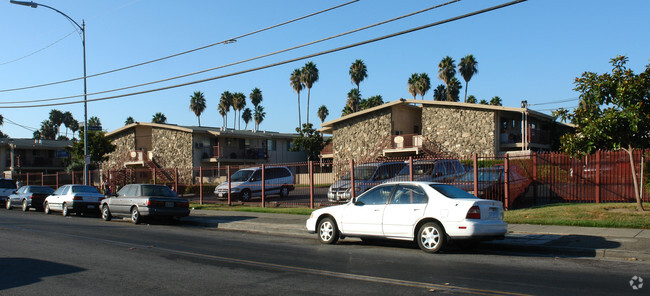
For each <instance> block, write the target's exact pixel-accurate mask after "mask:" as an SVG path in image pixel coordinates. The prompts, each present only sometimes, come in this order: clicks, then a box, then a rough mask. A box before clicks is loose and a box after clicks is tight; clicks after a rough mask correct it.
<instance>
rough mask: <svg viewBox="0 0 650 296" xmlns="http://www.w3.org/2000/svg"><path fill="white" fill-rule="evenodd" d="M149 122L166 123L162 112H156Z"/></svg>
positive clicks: (165, 117)
mask: <svg viewBox="0 0 650 296" xmlns="http://www.w3.org/2000/svg"><path fill="white" fill-rule="evenodd" d="M151 122H152V123H160V124H165V123H167V116H165V114H163V113H162V112H157V113H156V114H154V115H153V117H152V118H151Z"/></svg>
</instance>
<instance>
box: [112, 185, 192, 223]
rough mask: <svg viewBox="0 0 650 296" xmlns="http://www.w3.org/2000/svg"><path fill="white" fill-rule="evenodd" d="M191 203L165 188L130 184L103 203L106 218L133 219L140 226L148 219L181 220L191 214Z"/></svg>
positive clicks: (162, 186)
mask: <svg viewBox="0 0 650 296" xmlns="http://www.w3.org/2000/svg"><path fill="white" fill-rule="evenodd" d="M189 207H190V202H189V201H188V200H187V199H184V198H179V197H178V195H176V193H175V192H174V191H172V190H171V189H170V188H169V187H167V186H165V185H154V184H128V185H125V186H124V187H122V189H120V191H118V192H117V194H116V195H115V196H113V197H109V198H106V199H104V200H102V201H101V210H102V219H104V221H110V220H111V218H113V216H122V217H130V218H131V221H132V222H133V223H135V224H138V223H140V222H141V221H142V219H143V218H145V217H168V218H170V219H174V218H181V217H185V216H188V215H189V214H190V208H189Z"/></svg>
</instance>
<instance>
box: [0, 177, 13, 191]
mask: <svg viewBox="0 0 650 296" xmlns="http://www.w3.org/2000/svg"><path fill="white" fill-rule="evenodd" d="M0 188H9V189H16V182H14V181H13V180H6V179H4V180H0Z"/></svg>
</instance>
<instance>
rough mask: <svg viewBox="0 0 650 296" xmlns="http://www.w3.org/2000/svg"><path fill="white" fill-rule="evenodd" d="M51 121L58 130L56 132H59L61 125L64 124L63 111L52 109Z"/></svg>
mask: <svg viewBox="0 0 650 296" xmlns="http://www.w3.org/2000/svg"><path fill="white" fill-rule="evenodd" d="M50 123H52V125H54V130H55V131H56V134H57V135H58V134H59V127H60V126H61V124H63V112H61V111H59V110H56V109H52V110H51V111H50Z"/></svg>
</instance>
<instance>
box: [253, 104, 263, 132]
mask: <svg viewBox="0 0 650 296" xmlns="http://www.w3.org/2000/svg"><path fill="white" fill-rule="evenodd" d="M253 117H254V119H255V126H256V128H255V130H258V129H259V128H260V123H262V121H264V117H266V112H264V107H262V106H260V105H258V106H257V107H255V114H254V116H253Z"/></svg>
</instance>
